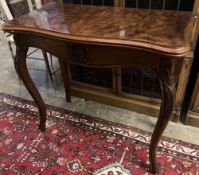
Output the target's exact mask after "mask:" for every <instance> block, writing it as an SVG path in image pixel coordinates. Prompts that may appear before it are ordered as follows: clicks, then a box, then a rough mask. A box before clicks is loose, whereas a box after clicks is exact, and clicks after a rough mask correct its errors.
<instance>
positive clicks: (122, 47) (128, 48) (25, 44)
mask: <svg viewBox="0 0 199 175" xmlns="http://www.w3.org/2000/svg"><path fill="white" fill-rule="evenodd" d="M194 25H195V20H194V17H193V16H192V13H191V12H180V11H179V12H177V11H163V10H148V9H147V10H144V9H125V8H116V7H97V6H82V5H63V4H62V5H61V4H60V5H57V4H54V3H51V4H48V5H45V6H43V8H42V9H39V10H37V11H33V12H31V13H29V14H27V15H24V16H21V17H18V18H16V19H13V20H12V21H8V22H6V23H4V24H3V25H2V26H1V29H2V30H4V31H5V32H10V33H12V34H13V35H14V39H15V43H16V58H15V68H16V71H17V73H18V74H19V76H20V77H21V79H22V81H23V83H24V85H25V86H26V88H27V89H28V91H29V92H30V94H31V95H32V97H33V99H34V101H35V102H36V104H37V107H38V110H39V114H40V124H39V128H40V130H41V131H45V122H46V107H45V104H44V101H43V99H42V98H41V95H40V93H39V91H38V90H37V88H36V86H35V84H34V83H33V81H32V79H31V77H30V75H29V73H28V70H27V65H26V55H27V51H28V48H29V47H36V48H40V49H43V50H45V51H47V52H49V53H51V54H52V55H55V56H56V57H57V58H58V60H59V63H60V67H61V72H62V77H63V82H64V86H65V92H66V99H67V101H68V102H70V101H71V96H70V85H71V75H70V70H69V62H73V63H76V64H80V65H84V66H93V67H114V66H121V65H136V66H142V67H145V68H149V69H151V70H152V71H153V72H154V73H156V74H157V75H158V77H159V80H160V84H161V90H162V103H161V108H160V115H159V118H158V121H157V123H156V126H155V129H154V132H153V134H152V138H151V143H150V149H149V159H150V163H151V172H152V173H155V172H156V150H157V145H158V142H159V140H160V137H161V135H162V133H163V131H164V129H165V128H166V126H167V124H168V121H169V118H170V115H171V113H172V110H173V104H174V98H175V89H176V88H175V86H176V83H177V81H178V78H179V74H180V70H181V66H182V62H183V59H184V57H185V56H186V55H187V54H190V52H192V50H191V46H190V45H191V43H190V41H191V37H192V33H193V30H194Z"/></svg>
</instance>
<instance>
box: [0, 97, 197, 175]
mask: <svg viewBox="0 0 199 175" xmlns="http://www.w3.org/2000/svg"><path fill="white" fill-rule="evenodd" d="M47 111H48V121H47V129H46V132H45V133H42V132H40V131H39V130H38V122H39V117H38V112H37V108H36V107H35V105H34V103H33V102H31V101H27V100H23V99H20V98H17V97H13V96H10V95H5V94H0V175H15V174H16V175H91V174H93V175H149V174H150V173H149V172H148V170H149V167H150V165H149V161H148V148H149V141H150V135H151V133H148V132H145V131H142V130H139V129H135V128H132V127H127V126H125V125H121V124H118V123H113V122H108V121H105V120H101V119H98V118H94V117H90V116H87V115H84V114H79V113H74V112H70V111H67V110H64V109H61V108H56V107H52V106H47ZM158 162H159V167H158V173H157V174H165V175H173V174H183V175H194V174H196V175H199V146H197V145H192V144H190V143H185V142H182V141H179V140H174V139H169V138H165V137H164V138H162V140H161V142H160V144H159V151H158Z"/></svg>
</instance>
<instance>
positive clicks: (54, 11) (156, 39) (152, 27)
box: [2, 3, 194, 55]
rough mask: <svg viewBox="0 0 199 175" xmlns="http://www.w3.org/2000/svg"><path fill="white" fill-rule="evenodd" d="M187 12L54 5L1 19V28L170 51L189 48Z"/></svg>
mask: <svg viewBox="0 0 199 175" xmlns="http://www.w3.org/2000/svg"><path fill="white" fill-rule="evenodd" d="M193 28H194V19H193V17H192V13H191V12H182V11H178V12H177V11H163V10H148V9H128V8H118V7H99V6H84V5H67V4H63V5H57V4H54V3H51V4H48V5H45V6H43V8H42V9H40V10H37V11H33V12H31V13H29V14H27V15H24V16H21V17H18V18H15V19H14V20H12V21H9V22H7V23H5V24H4V25H3V26H2V29H3V30H5V31H13V32H16V31H17V32H19V31H25V32H27V31H29V32H36V33H42V34H46V35H49V36H53V37H58V38H63V39H66V40H74V41H75V40H77V41H83V42H87V41H89V42H94V43H100V44H114V45H124V46H132V47H142V48H147V49H153V50H156V51H160V52H164V53H170V54H175V55H179V54H184V53H186V52H188V51H189V50H190V38H191V34H192V30H193Z"/></svg>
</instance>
